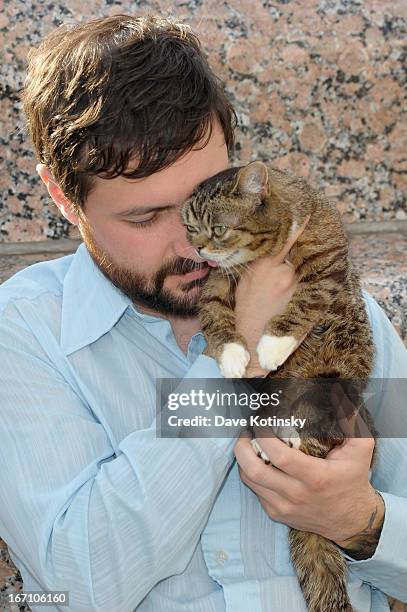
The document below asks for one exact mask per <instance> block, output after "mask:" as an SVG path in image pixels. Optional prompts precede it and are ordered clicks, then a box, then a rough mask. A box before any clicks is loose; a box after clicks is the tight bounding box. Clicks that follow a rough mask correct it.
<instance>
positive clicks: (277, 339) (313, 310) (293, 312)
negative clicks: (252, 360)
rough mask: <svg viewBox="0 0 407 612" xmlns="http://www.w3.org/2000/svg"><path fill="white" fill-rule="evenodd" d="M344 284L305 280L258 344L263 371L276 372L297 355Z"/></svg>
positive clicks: (266, 329)
mask: <svg viewBox="0 0 407 612" xmlns="http://www.w3.org/2000/svg"><path fill="white" fill-rule="evenodd" d="M339 291H340V285H339V283H338V282H336V279H334V280H333V281H332V282H328V281H325V282H321V281H320V279H318V280H317V281H316V282H311V283H310V282H308V281H306V280H305V279H304V280H301V281H300V282H299V283H298V285H297V287H296V290H295V292H294V295H293V296H292V298H291V300H290V302H289V304H288V306H287V308H286V310H285V311H284V312H283V313H282V314H281V315H278V316H276V317H273V318H272V319H271V320H270V321H269V322H268V323H267V325H266V326H265V328H264V332H263V335H262V337H261V338H260V340H259V343H258V345H257V355H258V358H259V363H260V365H261V367H262V368H264V369H266V370H270V371H274V370H276V369H277V368H278V367H279V366H280V365H281V364H283V363H284V362H285V361H286V359H287V358H288V357H289V356H290V355H291V353H293V352H294V350H295V349H296V348H297V347H298V346H299V344H300V343H301V342H302V340H303V339H304V338H305V337H306V336H307V334H308V333H309V332H310V331H311V329H312V328H313V327H314V325H316V324H317V323H318V322H320V321H322V320H323V319H324V317H325V316H326V313H327V311H328V309H329V306H330V305H331V303H332V301H333V299H334V297H335V296H336V295H337V293H339Z"/></svg>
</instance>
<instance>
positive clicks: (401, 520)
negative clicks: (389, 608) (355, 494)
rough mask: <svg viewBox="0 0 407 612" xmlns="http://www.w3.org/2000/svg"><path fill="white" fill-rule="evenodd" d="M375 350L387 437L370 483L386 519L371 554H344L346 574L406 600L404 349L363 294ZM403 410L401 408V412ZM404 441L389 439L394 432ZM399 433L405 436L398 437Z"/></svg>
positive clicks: (379, 416)
mask: <svg viewBox="0 0 407 612" xmlns="http://www.w3.org/2000/svg"><path fill="white" fill-rule="evenodd" d="M364 295H365V300H366V304H367V308H368V314H369V318H370V321H371V324H372V329H373V337H374V342H375V346H376V358H375V366H374V371H373V376H375V377H377V378H381V379H382V381H383V383H384V385H386V389H387V390H386V392H384V393H383V394H382V397H383V401H382V403H381V405H379V409H378V411H377V414H375V415H374V418H375V422H376V423H378V424H379V429H380V425H381V424H386V426H387V428H388V431H389V432H390V433H392V437H388V438H385V437H383V438H379V439H378V441H377V460H376V465H375V467H374V469H373V474H372V484H373V486H375V488H376V489H377V490H378V491H379V492H380V493H381V495H382V497H383V500H384V504H385V517H384V522H383V528H382V532H381V535H380V539H379V542H378V545H377V548H376V550H375V553H374V554H373V556H372V557H370V558H369V559H363V560H361V561H355V560H353V559H351V557H349V556H348V555H345V557H346V559H347V562H348V567H349V570H350V571H351V572H353V573H354V574H355V575H357V576H358V578H360V579H361V580H363V581H365V582H368V583H369V584H371V585H372V586H373V587H375V588H377V589H379V590H381V591H383V592H384V593H386V594H387V595H391V596H392V597H395V598H397V599H400V600H401V601H407V520H406V517H407V411H406V410H405V400H404V407H402V406H401V404H402V403H403V397H404V398H405V395H404V396H403V397H401V391H402V389H404V390H406V388H407V349H406V348H405V346H404V345H403V343H402V341H401V339H400V337H399V336H398V334H397V332H396V331H395V329H394V327H393V326H392V324H391V322H390V321H389V319H388V318H387V316H386V315H385V313H384V311H383V310H382V308H381V307H380V306H379V305H378V304H377V302H376V301H375V300H374V299H373V298H372V297H371V296H370V295H369V294H367V292H364ZM401 408H404V409H401ZM396 431H399V432H400V434H399V435H404V437H394V435H395V434H394V432H396ZM402 432H404V434H403V433H402Z"/></svg>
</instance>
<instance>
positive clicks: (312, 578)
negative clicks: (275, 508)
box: [289, 529, 353, 612]
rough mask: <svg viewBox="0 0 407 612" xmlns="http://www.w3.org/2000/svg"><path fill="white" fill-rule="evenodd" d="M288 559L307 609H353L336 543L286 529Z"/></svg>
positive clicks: (325, 611) (338, 611)
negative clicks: (288, 541) (290, 561)
mask: <svg viewBox="0 0 407 612" xmlns="http://www.w3.org/2000/svg"><path fill="white" fill-rule="evenodd" d="M289 540H290V549H291V560H292V562H293V564H294V567H295V569H296V570H297V574H298V578H299V581H300V585H301V588H302V592H303V594H304V597H305V600H306V602H307V605H308V610H309V612H333V611H335V612H353V608H352V606H351V604H350V601H349V597H348V593H347V590H346V575H347V567H346V561H345V559H344V557H343V556H342V555H341V553H340V551H339V549H338V547H337V546H336V545H335V544H334V543H333V542H331V541H330V540H327V539H326V538H324V537H323V536H320V535H317V534H316V533H310V532H308V531H297V530H296V529H290V535H289Z"/></svg>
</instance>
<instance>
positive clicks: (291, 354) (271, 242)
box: [182, 162, 374, 612]
mask: <svg viewBox="0 0 407 612" xmlns="http://www.w3.org/2000/svg"><path fill="white" fill-rule="evenodd" d="M182 215H183V221H184V224H185V225H186V227H187V231H188V237H189V240H190V241H191V244H192V245H193V246H194V247H195V248H196V249H197V252H198V253H199V254H200V256H201V257H203V258H204V259H207V260H212V261H213V262H217V264H218V267H214V268H213V270H211V273H210V275H209V278H208V280H207V281H206V283H205V284H204V285H203V288H202V293H201V298H200V305H199V311H200V319H201V326H202V330H203V332H204V334H205V337H206V339H207V342H208V351H209V354H211V355H213V356H214V357H215V358H216V359H217V360H218V362H219V365H220V368H221V370H222V373H223V374H224V375H225V376H230V377H233V376H237V377H239V376H244V373H245V368H246V365H247V363H248V360H249V354H248V351H247V345H246V342H245V339H244V338H243V337H242V336H241V335H240V334H238V333H237V331H236V328H235V319H234V304H235V301H234V300H235V298H234V295H235V289H236V284H237V281H238V280H239V277H240V275H241V273H242V271H243V269H244V264H245V263H247V262H249V261H253V260H255V259H257V258H259V257H261V256H263V255H276V254H278V253H279V252H281V250H282V248H283V246H284V244H285V243H286V241H287V239H288V238H289V237H290V235H291V234H292V232H295V231H296V230H297V229H298V227H300V226H301V224H303V223H304V221H305V220H306V219H307V217H309V220H308V222H307V224H306V226H305V229H304V231H303V232H302V233H301V235H300V237H299V238H298V240H297V241H296V242H295V244H294V245H293V247H292V248H291V250H290V253H289V260H290V262H291V263H292V264H293V265H294V266H295V268H296V272H297V277H298V284H297V288H296V290H295V292H294V294H293V297H292V299H291V301H290V303H289V305H288V307H287V308H286V310H285V312H284V313H283V314H281V315H279V316H276V317H274V318H273V319H271V320H270V321H269V322H268V324H267V325H266V327H265V329H264V333H263V336H262V338H261V340H260V342H259V344H258V346H257V352H258V356H259V362H260V364H261V366H262V367H264V368H266V369H268V370H270V371H271V373H270V375H269V376H272V377H283V378H286V377H294V378H297V379H298V378H319V377H341V378H346V379H359V380H362V381H366V382H367V378H368V376H369V374H370V372H371V369H372V364H373V357H374V348H373V340H372V334H371V330H370V325H369V320H368V317H367V313H366V310H365V306H364V302H363V299H362V296H361V291H360V283H359V279H358V277H357V275H356V273H355V271H354V270H353V268H352V265H351V262H350V260H349V258H348V242H347V239H346V236H345V233H344V230H343V227H342V223H341V219H340V215H339V212H338V211H337V209H336V207H335V206H334V205H333V204H331V203H330V202H329V201H327V199H326V198H325V197H324V196H323V195H322V194H321V193H320V192H318V191H316V190H314V189H312V188H311V187H310V185H309V184H308V183H307V182H306V181H304V180H303V179H300V178H296V177H293V176H291V175H288V174H287V173H285V172H282V171H280V170H278V169H276V168H274V167H273V166H271V165H270V164H264V163H263V162H252V163H250V164H248V165H246V166H242V167H233V168H228V169H227V170H224V171H222V172H220V173H218V174H217V175H215V176H213V177H211V178H209V179H207V180H206V181H204V182H203V183H201V184H200V185H199V186H198V187H197V188H196V190H195V191H194V193H193V194H192V196H191V197H190V198H189V199H188V200H187V201H186V202H185V204H184V207H183V211H182ZM304 335H305V339H304V340H303V341H302V342H301V343H300V344H299V346H298V343H299V342H300V339H301V338H303V337H304ZM317 409H318V406H316V405H315V404H314V405H313V406H303V407H302V410H303V411H305V412H307V411H308V414H310V412H309V411H312V410H317ZM362 413H363V415H364V417H365V419H366V421H367V422H368V423H369V428H370V430H371V431H372V433H373V431H374V430H373V426H372V423H371V421H370V419H369V416H368V414H367V412H366V411H365V409H364V407H362ZM311 420H312V419H311ZM329 428H330V434H329V435H326V436H325V437H324V436H323V435H321V436H318V437H310V436H306V435H304V437H301V443H300V446H299V448H300V450H302V451H303V452H305V453H307V454H310V455H313V456H319V457H325V456H326V455H327V453H328V452H329V450H331V448H332V447H333V446H335V445H336V444H339V443H341V442H342V440H343V437H344V434H343V432H342V431H341V430H340V428H339V426H335V424H334V425H333V424H332V423H330V424H328V429H329ZM303 433H304V432H303ZM290 549H291V558H292V561H293V564H294V566H295V568H296V571H297V573H298V577H299V581H300V584H301V587H302V590H303V593H304V596H305V599H306V601H307V604H308V608H309V610H310V612H332V611H335V612H351V611H352V607H351V604H350V602H349V598H348V594H347V591H346V562H345V559H344V557H343V555H342V554H341V552H340V550H339V548H338V547H337V546H336V545H335V544H334V543H333V542H332V541H330V540H327V539H325V538H323V537H322V536H319V535H316V534H312V533H308V532H302V531H297V530H294V529H291V530H290Z"/></svg>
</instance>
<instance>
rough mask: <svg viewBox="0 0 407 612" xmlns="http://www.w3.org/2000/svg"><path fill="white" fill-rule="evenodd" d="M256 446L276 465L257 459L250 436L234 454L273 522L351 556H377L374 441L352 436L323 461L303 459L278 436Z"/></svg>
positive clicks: (379, 517)
mask: <svg viewBox="0 0 407 612" xmlns="http://www.w3.org/2000/svg"><path fill="white" fill-rule="evenodd" d="M258 442H259V443H260V445H261V447H262V448H263V450H264V451H265V452H266V453H267V455H268V457H269V458H270V461H271V464H272V465H265V464H264V463H263V461H262V460H261V459H260V458H259V457H257V456H256V454H255V453H254V451H253V449H252V446H251V444H250V439H249V438H248V437H241V438H240V439H239V440H238V441H237V443H236V445H235V455H236V459H237V462H238V464H239V470H240V476H241V479H242V480H243V482H244V483H245V484H246V485H247V486H248V487H250V488H251V489H252V490H253V491H254V492H255V493H256V494H257V495H258V497H259V500H260V503H261V505H262V506H263V508H264V510H265V511H266V513H267V514H268V515H269V516H270V517H271V518H272V519H273V520H275V521H279V522H281V523H285V524H286V525H289V526H290V527H294V528H296V529H299V530H302V531H311V532H313V533H318V534H320V535H322V536H324V537H326V538H328V539H330V540H333V541H334V542H336V543H337V544H338V545H339V546H341V547H343V548H346V550H347V552H349V554H350V555H351V556H354V555H353V551H355V552H356V553H357V551H358V550H359V552H361V554H362V555H363V557H362V558H366V557H369V556H371V555H372V554H373V553H374V550H375V547H376V544H377V541H378V537H379V535H380V528H381V524H382V522H383V517H384V503H383V500H382V498H381V496H380V495H378V494H377V493H376V491H375V490H374V489H373V487H372V486H371V484H370V483H369V467H370V463H371V459H372V453H373V448H374V442H373V439H371V438H348V439H346V440H345V442H344V444H343V445H342V446H340V447H336V448H335V449H333V450H332V451H331V452H330V453H329V454H328V455H327V457H326V458H325V459H319V458H317V457H310V456H309V455H305V454H304V453H303V452H301V451H299V450H297V449H295V448H290V447H289V446H287V445H286V444H285V443H284V442H283V441H281V440H279V439H278V438H258ZM377 530H379V531H377ZM358 542H359V544H360V545H359V544H358ZM368 542H369V544H368Z"/></svg>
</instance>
